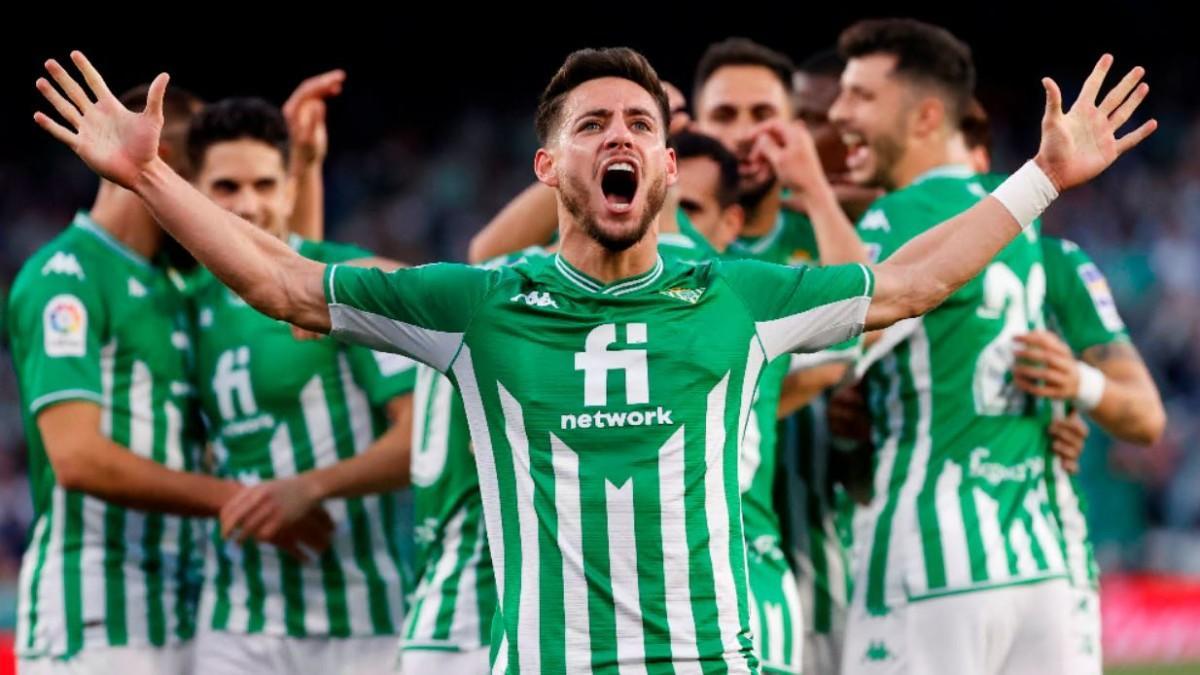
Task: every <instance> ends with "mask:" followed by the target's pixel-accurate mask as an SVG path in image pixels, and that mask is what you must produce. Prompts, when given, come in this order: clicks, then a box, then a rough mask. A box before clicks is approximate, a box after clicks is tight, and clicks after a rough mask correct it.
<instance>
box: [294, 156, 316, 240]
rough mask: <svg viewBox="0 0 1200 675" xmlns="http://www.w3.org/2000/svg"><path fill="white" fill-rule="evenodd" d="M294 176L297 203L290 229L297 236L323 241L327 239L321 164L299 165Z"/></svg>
mask: <svg viewBox="0 0 1200 675" xmlns="http://www.w3.org/2000/svg"><path fill="white" fill-rule="evenodd" d="M292 176H293V177H294V179H295V181H296V203H295V207H294V208H293V210H292V217H291V218H290V219H289V220H288V226H289V229H290V230H291V231H292V232H294V233H295V234H298V235H300V236H301V237H304V238H305V239H311V240H313V241H321V240H322V239H324V238H325V185H324V183H323V181H322V176H321V164H320V163H308V164H299V165H297V166H296V167H295V168H294V169H293V171H292Z"/></svg>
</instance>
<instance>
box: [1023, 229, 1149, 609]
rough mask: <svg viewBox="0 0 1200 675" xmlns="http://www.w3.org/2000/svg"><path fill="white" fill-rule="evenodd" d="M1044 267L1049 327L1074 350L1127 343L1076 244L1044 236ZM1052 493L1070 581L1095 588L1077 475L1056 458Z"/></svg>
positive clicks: (1099, 278)
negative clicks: (1071, 472) (1062, 537)
mask: <svg viewBox="0 0 1200 675" xmlns="http://www.w3.org/2000/svg"><path fill="white" fill-rule="evenodd" d="M1042 256H1043V259H1044V261H1045V265H1046V313H1047V315H1048V316H1047V318H1048V319H1049V322H1050V325H1051V327H1052V328H1053V329H1054V330H1055V331H1056V332H1057V333H1059V334H1060V335H1062V336H1063V339H1064V340H1065V341H1066V342H1067V344H1068V345H1070V347H1071V351H1072V352H1074V353H1075V354H1077V355H1078V354H1082V353H1083V352H1084V350H1087V349H1089V348H1091V347H1095V346H1097V345H1103V344H1110V343H1113V342H1129V332H1128V331H1127V330H1126V329H1125V322H1124V321H1122V320H1121V315H1120V313H1119V312H1118V311H1117V305H1116V302H1115V301H1114V300H1113V296H1112V292H1111V291H1110V290H1109V288H1108V281H1107V280H1105V278H1104V274H1103V273H1102V272H1101V271H1100V268H1099V267H1097V266H1096V263H1094V262H1092V259H1091V258H1090V257H1088V255H1087V253H1084V251H1083V250H1082V249H1080V248H1079V246H1077V245H1076V244H1075V243H1074V242H1071V241H1066V240H1063V239H1053V238H1050V237H1046V238H1044V239H1042ZM1047 478H1048V480H1049V482H1050V494H1051V496H1052V497H1053V499H1054V501H1055V504H1056V505H1057V508H1058V515H1059V519H1060V520H1061V521H1062V529H1063V535H1064V536H1065V538H1066V546H1067V554H1066V555H1067V569H1068V570H1069V571H1070V574H1071V577H1070V578H1071V583H1072V584H1074V585H1076V586H1079V587H1082V588H1097V587H1098V586H1099V584H1100V575H1099V567H1098V566H1097V565H1096V558H1095V556H1094V555H1093V552H1092V544H1091V541H1090V539H1089V538H1088V526H1087V519H1086V518H1085V517H1084V512H1085V501H1084V498H1083V492H1082V491H1081V490H1080V488H1079V481H1078V480H1077V478H1076V477H1075V476H1071V475H1069V474H1068V473H1067V472H1066V471H1064V470H1063V468H1062V464H1061V462H1060V461H1059V460H1058V458H1057V457H1056V458H1055V460H1054V471H1053V473H1052V474H1050V475H1049V476H1047Z"/></svg>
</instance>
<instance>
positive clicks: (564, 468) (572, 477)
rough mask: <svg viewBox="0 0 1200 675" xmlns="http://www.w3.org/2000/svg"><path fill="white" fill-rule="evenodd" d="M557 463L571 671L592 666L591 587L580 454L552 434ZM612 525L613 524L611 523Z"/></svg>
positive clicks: (556, 489)
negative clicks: (587, 571)
mask: <svg viewBox="0 0 1200 675" xmlns="http://www.w3.org/2000/svg"><path fill="white" fill-rule="evenodd" d="M550 452H551V463H552V465H553V466H554V511H555V513H556V514H557V515H558V547H559V549H560V550H561V551H562V556H563V561H562V576H563V611H564V614H565V625H564V626H563V628H564V632H565V633H566V642H567V644H566V662H567V664H566V665H567V672H572V673H574V672H583V671H586V670H587V669H588V668H590V667H591V660H592V649H591V640H592V638H591V629H590V626H589V625H588V616H589V615H588V586H587V578H586V577H585V575H584V563H583V525H582V522H581V521H582V518H581V516H582V515H583V514H582V509H581V507H580V498H579V456H578V455H576V454H575V451H574V450H572V449H571V448H568V447H567V446H566V444H564V443H563V442H562V440H560V439H559V438H558V436H555V435H554V434H550ZM610 527H611V523H610Z"/></svg>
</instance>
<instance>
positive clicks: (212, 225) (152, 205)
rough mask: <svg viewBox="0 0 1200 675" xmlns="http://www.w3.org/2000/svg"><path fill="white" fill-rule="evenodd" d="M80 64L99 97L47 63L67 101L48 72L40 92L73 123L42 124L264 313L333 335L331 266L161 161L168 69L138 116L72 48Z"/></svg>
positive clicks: (42, 119)
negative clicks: (328, 296)
mask: <svg viewBox="0 0 1200 675" xmlns="http://www.w3.org/2000/svg"><path fill="white" fill-rule="evenodd" d="M71 60H72V61H74V63H75V65H76V66H77V67H78V68H79V70H80V72H81V73H82V74H83V77H84V80H85V81H86V83H87V87H88V89H89V90H90V91H91V94H92V96H93V97H94V98H95V101H93V100H92V99H91V98H89V97H88V95H87V93H85V91H84V89H83V87H81V86H80V85H79V83H78V82H76V81H75V80H74V78H72V77H71V76H70V75H69V74H68V73H67V71H66V70H65V69H63V67H62V66H60V65H59V64H58V63H57V62H55V61H53V60H51V61H47V62H46V70H47V71H48V72H49V73H50V76H51V77H52V78H54V81H55V82H57V83H58V85H59V86H60V87H62V90H63V92H65V94H66V97H64V96H63V94H60V93H59V92H58V91H57V90H56V89H55V88H54V87H53V85H51V84H50V82H49V81H47V80H46V79H44V78H42V79H39V80H38V82H37V88H38V91H40V92H41V93H42V95H43V96H45V97H46V99H47V100H48V101H49V102H50V104H51V105H53V106H54V109H55V110H57V111H58V113H59V114H60V115H61V116H62V118H63V120H64V121H65V122H66V123H67V125H68V126H66V127H64V126H63V125H62V124H59V123H58V122H55V121H54V120H52V119H50V117H49V116H47V115H45V114H44V113H41V112H39V113H36V114H35V115H34V121H35V122H37V124H38V125H39V126H41V127H42V128H43V129H45V130H46V131H47V132H49V133H50V134H51V135H52V136H54V137H55V138H57V139H58V140H60V141H62V142H63V143H64V144H66V145H67V147H69V148H71V150H72V151H74V152H75V154H77V155H79V157H80V159H82V160H83V161H84V162H85V163H86V164H87V165H88V166H89V167H90V168H91V169H92V170H93V171H95V172H96V173H97V174H99V175H100V176H102V177H104V178H107V179H108V180H111V181H113V182H114V183H116V184H118V185H120V186H122V187H124V188H126V189H129V190H132V191H134V192H136V193H137V194H138V196H140V197H141V198H142V200H143V201H144V202H145V203H146V206H147V207H148V208H149V209H150V211H151V212H152V213H153V214H154V216H155V218H157V219H158V222H159V223H161V224H162V226H163V228H164V229H166V230H167V231H168V232H170V233H171V234H172V235H174V236H175V238H176V239H177V240H178V241H179V242H180V243H181V244H183V245H184V247H186V248H187V249H188V250H189V251H191V253H192V255H194V256H195V257H196V259H197V260H199V261H200V262H201V263H202V264H203V265H204V266H205V267H207V268H208V269H209V270H211V271H212V273H213V274H215V275H216V276H217V278H219V279H220V280H221V281H222V282H223V283H224V284H225V285H226V286H228V287H229V288H231V289H233V291H234V292H235V293H237V294H238V295H240V296H241V297H242V298H244V299H245V300H246V302H248V303H250V304H251V305H252V306H253V307H254V308H255V309H257V310H259V311H260V312H262V313H264V314H267V315H268V316H272V317H275V318H277V319H282V320H284V321H288V322H290V323H293V324H296V325H299V326H302V327H304V328H307V329H309V330H313V331H318V332H322V333H325V332H328V331H329V325H330V323H329V309H328V307H327V305H326V304H325V295H324V289H323V288H322V279H323V275H324V270H325V265H323V264H321V263H317V262H313V261H311V260H307V259H305V258H303V257H301V256H300V255H299V254H297V253H296V252H295V251H293V250H292V249H291V248H290V247H289V246H288V245H287V244H285V243H284V242H282V241H279V240H278V239H276V238H275V237H272V236H271V235H269V234H267V233H266V232H263V231H261V230H259V229H258V228H257V227H255V226H254V225H252V224H250V223H249V222H247V221H245V220H243V219H242V218H239V217H237V216H236V215H234V214H232V213H229V212H228V211H226V210H225V209H222V208H221V207H220V206H217V205H216V204H214V203H213V202H212V201H210V200H209V199H208V198H207V197H205V196H204V195H202V194H201V193H200V192H198V191H197V190H196V189H195V188H193V187H192V186H191V185H189V184H188V182H187V181H185V180H184V179H183V178H181V177H180V176H179V175H177V174H176V173H175V172H174V171H172V170H171V168H170V167H168V166H167V164H166V163H165V162H163V161H162V160H161V159H159V157H158V145H159V137H160V135H161V133H162V126H163V94H164V93H165V92H166V88H167V80H168V77H167V75H166V74H165V73H163V74H161V75H159V76H158V77H156V78H155V79H154V82H153V83H152V84H151V85H150V91H149V93H148V95H147V98H146V108H145V110H144V111H143V112H141V113H133V112H130V111H129V110H128V109H127V108H125V106H123V105H121V102H120V101H118V100H117V98H116V97H115V96H113V94H112V92H111V91H109V89H108V86H107V85H106V84H105V83H104V80H103V78H101V77H100V73H98V72H97V71H96V69H95V68H94V67H93V66H92V64H91V63H89V62H88V60H87V58H86V57H85V56H84V55H83V54H82V53H80V52H72V53H71ZM68 127H69V128H68Z"/></svg>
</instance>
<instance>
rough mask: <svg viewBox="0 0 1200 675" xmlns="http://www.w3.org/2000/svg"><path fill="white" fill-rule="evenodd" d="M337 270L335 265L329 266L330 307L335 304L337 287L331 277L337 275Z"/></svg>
mask: <svg viewBox="0 0 1200 675" xmlns="http://www.w3.org/2000/svg"><path fill="white" fill-rule="evenodd" d="M337 269H338V266H337V265H330V266H329V304H330V305H336V304H337V290H336V288H337V287H336V286H335V285H334V283H333V275H334V274H337Z"/></svg>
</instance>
